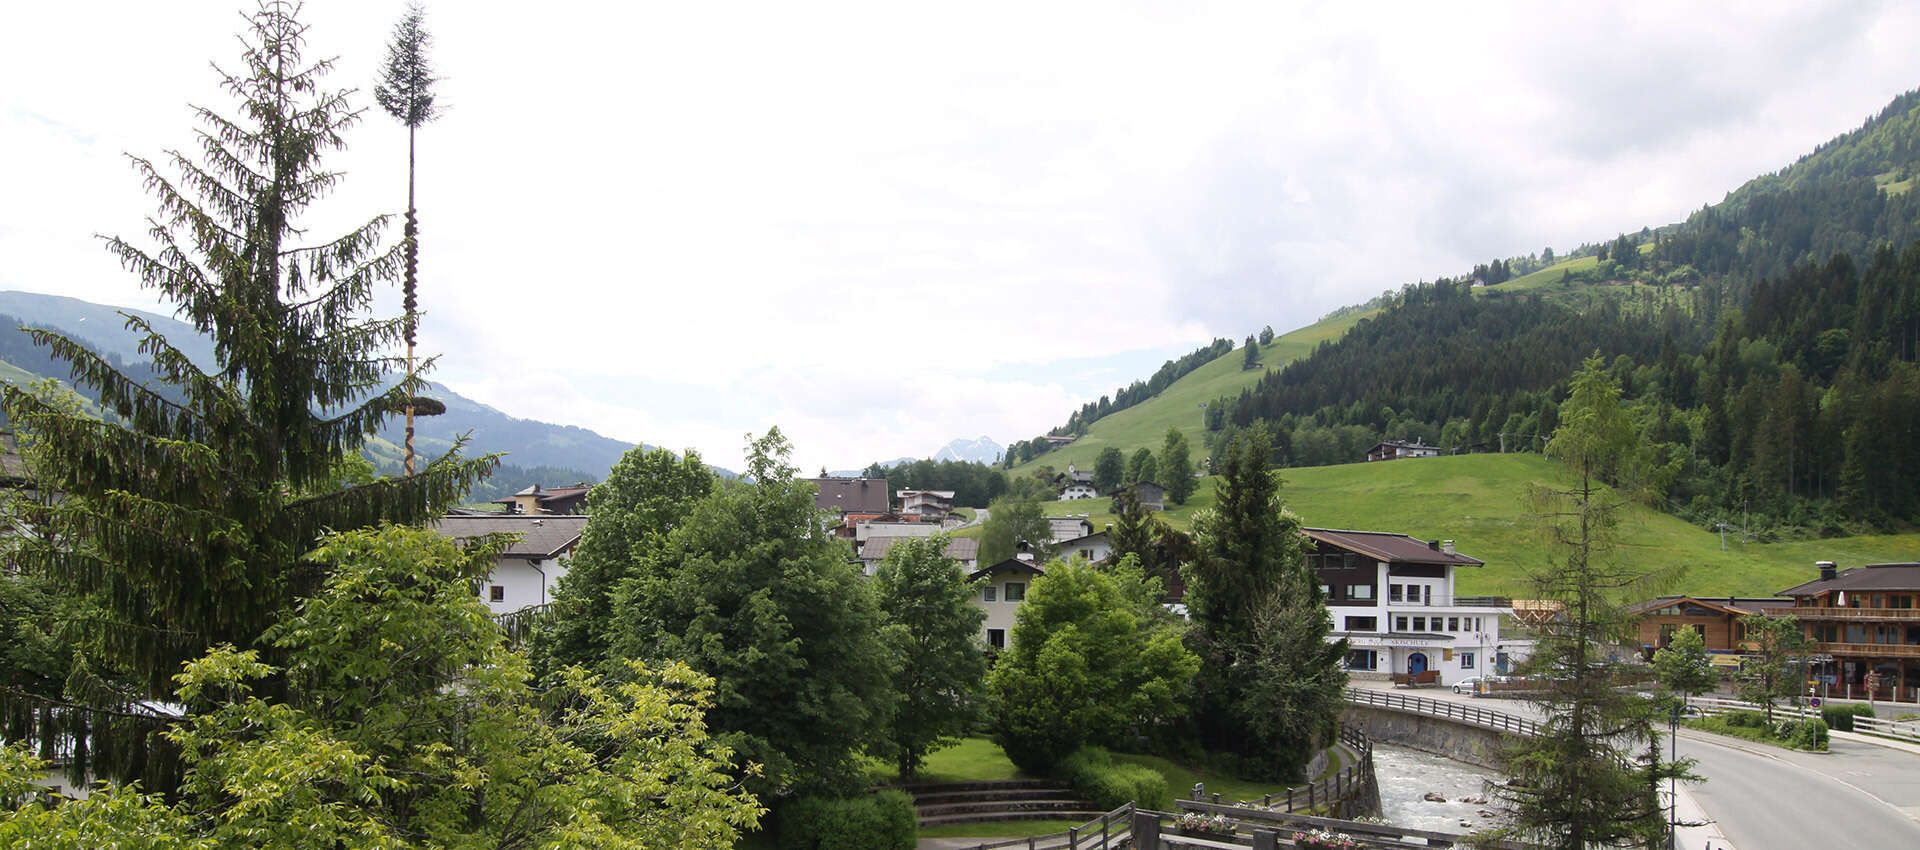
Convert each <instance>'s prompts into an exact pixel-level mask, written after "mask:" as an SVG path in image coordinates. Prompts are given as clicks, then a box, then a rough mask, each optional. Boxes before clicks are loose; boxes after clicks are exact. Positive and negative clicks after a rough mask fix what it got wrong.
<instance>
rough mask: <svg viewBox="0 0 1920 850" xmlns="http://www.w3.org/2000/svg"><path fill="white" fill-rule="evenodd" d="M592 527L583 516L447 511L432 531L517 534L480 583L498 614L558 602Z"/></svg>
mask: <svg viewBox="0 0 1920 850" xmlns="http://www.w3.org/2000/svg"><path fill="white" fill-rule="evenodd" d="M586 528H587V518H586V517H584V516H573V515H561V516H523V515H504V516H503V515H499V514H492V515H471V514H463V515H457V516H445V517H441V518H440V519H439V520H437V521H435V522H434V524H433V530H435V531H438V532H440V533H441V534H444V535H446V536H448V537H451V538H453V539H454V540H455V541H465V540H470V539H473V538H476V537H482V536H485V535H488V534H508V535H514V538H515V539H514V542H513V543H512V544H510V545H508V546H507V548H506V549H505V550H503V551H501V553H500V555H499V558H498V560H497V561H496V562H495V563H494V568H493V571H492V572H490V573H488V574H487V577H486V578H484V579H481V580H480V582H479V588H478V592H479V594H480V600H481V601H482V602H485V603H487V609H488V610H489V611H491V612H493V613H494V614H496V615H499V614H511V613H513V612H516V611H520V610H523V609H526V608H537V607H540V606H542V605H546V604H548V603H549V602H552V601H553V591H554V588H555V587H557V586H558V585H559V583H560V577H561V576H564V575H566V574H567V561H568V560H570V559H571V558H572V557H573V550H574V547H576V546H578V545H579V544H580V533H581V532H582V531H585V530H586Z"/></svg>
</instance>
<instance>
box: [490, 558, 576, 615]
mask: <svg viewBox="0 0 1920 850" xmlns="http://www.w3.org/2000/svg"><path fill="white" fill-rule="evenodd" d="M566 574H567V558H566V557H564V556H563V557H560V558H550V559H547V560H543V561H529V560H527V559H525V558H501V559H499V560H498V561H496V562H495V563H494V567H493V572H491V573H488V574H487V577H486V579H485V580H484V581H482V582H480V601H482V602H485V603H487V608H488V610H490V611H492V612H493V613H495V614H508V613H512V612H514V611H518V610H520V609H522V608H529V607H532V606H535V605H545V604H547V603H549V602H552V601H553V590H554V588H555V587H556V586H558V585H559V583H560V577H561V576H564V575H566ZM496 586H498V587H500V588H501V595H502V598H501V599H500V600H499V601H497V602H496V601H494V599H493V588H494V587H496Z"/></svg>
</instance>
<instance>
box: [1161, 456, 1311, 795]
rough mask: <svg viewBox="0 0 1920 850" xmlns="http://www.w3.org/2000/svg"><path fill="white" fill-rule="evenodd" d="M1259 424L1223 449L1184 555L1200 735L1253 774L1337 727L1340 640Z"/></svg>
mask: <svg viewBox="0 0 1920 850" xmlns="http://www.w3.org/2000/svg"><path fill="white" fill-rule="evenodd" d="M1272 451H1273V449H1272V443H1271V442H1269V438H1268V436H1267V433H1266V430H1265V429H1264V428H1249V429H1247V430H1245V431H1242V432H1241V433H1240V435H1239V436H1237V437H1235V438H1234V440H1233V442H1231V443H1229V444H1228V445H1227V446H1226V447H1225V449H1224V451H1223V452H1222V453H1221V455H1220V458H1221V480H1220V483H1219V485H1218V486H1217V488H1216V493H1217V495H1216V497H1215V499H1216V501H1215V505H1214V507H1213V508H1211V509H1209V510H1207V511H1205V512H1203V513H1202V514H1201V515H1200V516H1199V517H1198V518H1197V519H1196V520H1195V522H1194V535H1193V536H1194V543H1195V548H1196V549H1197V553H1196V557H1195V558H1194V560H1193V562H1192V563H1191V564H1190V565H1189V567H1188V572H1187V588H1186V602H1187V607H1188V610H1189V611H1191V612H1192V615H1193V622H1194V631H1193V633H1192V637H1193V641H1194V644H1195V650H1196V652H1197V653H1198V654H1199V656H1200V659H1201V662H1202V665H1201V672H1200V676H1199V678H1198V699H1199V703H1198V705H1199V710H1198V712H1197V715H1198V716H1197V720H1198V722H1199V732H1200V739H1201V743H1202V744H1203V745H1205V746H1206V747H1207V748H1208V749H1210V750H1215V751H1220V752H1228V753H1233V754H1235V755H1236V756H1238V757H1239V758H1240V761H1241V765H1242V769H1243V770H1244V771H1246V772H1247V773H1249V774H1251V775H1258V776H1263V777H1271V778H1295V777H1298V776H1299V775H1300V774H1301V772H1302V771H1303V770H1304V768H1305V767H1306V764H1307V762H1308V761H1309V760H1310V759H1311V758H1312V757H1313V754H1314V752H1316V751H1317V750H1318V748H1319V747H1322V746H1325V745H1326V744H1328V743H1329V742H1331V741H1332V739H1333V737H1334V735H1335V733H1336V732H1337V731H1338V725H1337V724H1338V718H1339V713H1340V709H1341V707H1342V703H1341V698H1342V694H1343V693H1344V691H1345V688H1346V684H1347V676H1346V671H1345V670H1344V669H1343V668H1342V667H1341V664H1340V661H1341V659H1342V658H1343V657H1344V656H1345V655H1346V641H1344V640H1332V639H1331V637H1332V631H1333V622H1332V619H1331V618H1330V617H1329V616H1328V614H1327V609H1326V604H1325V601H1324V600H1323V598H1322V597H1321V594H1320V584H1319V581H1318V580H1317V579H1316V578H1315V577H1314V575H1313V574H1312V571H1311V570H1310V569H1309V568H1308V567H1307V561H1306V553H1305V542H1304V537H1303V536H1302V535H1301V533H1300V521H1299V518H1297V517H1295V516H1294V515H1293V514H1292V512H1290V511H1287V510H1286V506H1285V503H1284V502H1283V501H1282V500H1281V498H1280V482H1279V479H1278V478H1277V477H1276V476H1274V475H1273V473H1272V472H1270V471H1269V470H1268V468H1267V462H1268V458H1269V457H1270V455H1271V454H1272Z"/></svg>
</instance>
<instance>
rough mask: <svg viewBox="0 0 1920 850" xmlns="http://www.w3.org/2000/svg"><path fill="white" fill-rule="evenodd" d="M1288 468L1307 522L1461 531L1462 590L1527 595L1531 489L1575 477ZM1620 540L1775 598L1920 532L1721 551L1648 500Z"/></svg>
mask: <svg viewBox="0 0 1920 850" xmlns="http://www.w3.org/2000/svg"><path fill="white" fill-rule="evenodd" d="M1279 475H1280V477H1281V478H1282V480H1283V481H1284V482H1285V483H1284V484H1283V485H1282V486H1281V489H1280V493H1281V496H1282V498H1284V499H1285V500H1286V502H1287V507H1288V508H1290V509H1291V510H1293V512H1294V513H1297V514H1299V515H1300V517H1301V519H1302V520H1303V521H1305V522H1306V523H1307V524H1308V525H1314V526H1320V527H1323V528H1354V529H1365V530H1371V531H1397V532H1402V533H1405V534H1411V535H1413V536H1415V537H1419V538H1421V539H1424V540H1433V539H1442V540H1453V541H1455V545H1456V546H1457V547H1458V548H1459V550H1460V551H1461V552H1463V553H1465V554H1468V555H1471V556H1473V557H1475V558H1479V559H1481V560H1483V561H1486V562H1487V565H1486V566H1485V567H1481V568H1478V569H1466V570H1462V571H1461V572H1460V574H1459V575H1460V577H1459V592H1460V593H1461V594H1463V595H1498V596H1522V597H1524V596H1526V595H1527V594H1528V593H1529V591H1530V585H1529V583H1528V581H1527V578H1526V575H1527V571H1528V570H1534V569H1539V568H1542V567H1544V566H1546V565H1547V564H1548V560H1549V550H1548V549H1547V548H1546V547H1545V546H1544V545H1543V543H1542V541H1541V539H1540V536H1539V534H1538V532H1537V531H1536V530H1535V525H1534V523H1533V521H1532V519H1531V515H1532V513H1533V510H1532V508H1531V506H1530V505H1529V504H1528V499H1527V487H1528V485H1529V484H1530V483H1533V482H1548V483H1557V482H1564V481H1565V473H1564V471H1563V470H1562V469H1561V467H1560V466H1559V465H1558V464H1555V463H1553V462H1552V461H1549V460H1547V459H1546V458H1544V457H1541V456H1540V455H1537V454H1507V455H1462V456H1458V457H1438V458H1421V459H1417V460H1397V461H1389V462H1386V463H1353V464H1344V465H1341V466H1319V467H1307V468H1301V469H1283V470H1279ZM1216 480H1217V479H1214V478H1207V479H1203V480H1202V481H1201V482H1200V488H1199V489H1198V490H1197V491H1195V493H1194V496H1193V498H1192V499H1189V500H1188V502H1187V505H1186V506H1185V507H1175V508H1172V509H1171V510H1168V511H1166V512H1165V513H1163V514H1161V516H1162V517H1163V518H1165V519H1166V521H1167V522H1169V523H1171V524H1172V525H1174V526H1175V527H1177V528H1183V529H1190V528H1191V527H1192V522H1193V514H1194V512H1195V511H1197V510H1200V509H1202V508H1205V507H1208V506H1210V505H1212V504H1213V499H1214V486H1215V482H1216ZM1111 506H1112V503H1111V502H1110V501H1109V500H1107V499H1093V500H1082V501H1076V502H1048V503H1046V506H1045V509H1046V512H1047V513H1048V514H1050V515H1056V516H1057V515H1065V514H1073V513H1088V514H1091V519H1092V521H1093V523H1094V527H1095V528H1104V527H1105V526H1106V524H1107V523H1110V522H1113V515H1112V514H1111V513H1108V512H1107V511H1108V510H1109V509H1110V508H1111ZM1619 538H1620V545H1619V547H1618V549H1617V550H1616V551H1617V554H1618V557H1620V558H1623V559H1625V560H1626V561H1628V562H1629V563H1631V564H1633V565H1634V566H1636V567H1638V568H1641V569H1645V570H1647V571H1648V572H1652V573H1658V574H1661V575H1663V576H1665V577H1666V580H1665V583H1664V586H1663V587H1656V588H1651V589H1650V592H1658V593H1692V594H1697V595H1708V596H1729V595H1731V596H1765V595H1771V594H1773V593H1775V592H1777V591H1779V590H1783V589H1785V588H1787V587H1791V586H1793V585H1795V584H1799V583H1800V582H1802V581H1806V580H1809V579H1811V578H1813V577H1814V568H1813V563H1814V562H1815V561H1820V560H1831V561H1834V562H1836V563H1838V564H1840V566H1841V567H1842V568H1846V567H1852V566H1859V565H1861V564H1869V563H1885V562H1888V561H1910V560H1913V558H1914V556H1915V553H1916V552H1917V551H1920V534H1913V533H1906V534H1880V535H1866V536H1859V537H1839V538H1831V539H1826V540H1799V541H1790V542H1784V543H1746V542H1742V541H1741V540H1740V539H1739V538H1738V537H1737V536H1733V535H1730V536H1729V537H1728V538H1727V540H1726V548H1725V550H1722V549H1721V541H1720V536H1719V535H1718V534H1716V533H1714V532H1712V531H1708V530H1707V529H1704V528H1701V527H1699V526H1696V525H1693V524H1692V523H1689V522H1686V521H1685V520H1682V519H1680V518H1678V517H1675V516H1672V515H1670V514H1665V513H1661V512H1659V511H1655V510H1652V509H1649V508H1644V507H1639V506H1633V507H1630V508H1628V509H1626V510H1625V511H1623V515H1622V517H1621V524H1620V528H1619Z"/></svg>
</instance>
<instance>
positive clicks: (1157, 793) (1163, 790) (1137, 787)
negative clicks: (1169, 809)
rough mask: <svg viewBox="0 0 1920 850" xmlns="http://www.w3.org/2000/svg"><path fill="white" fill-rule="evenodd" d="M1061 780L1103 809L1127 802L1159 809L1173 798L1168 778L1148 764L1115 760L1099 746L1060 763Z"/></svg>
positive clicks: (1078, 751)
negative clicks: (1168, 788) (1169, 790)
mask: <svg viewBox="0 0 1920 850" xmlns="http://www.w3.org/2000/svg"><path fill="white" fill-rule="evenodd" d="M1059 774H1060V779H1061V780H1062V781H1064V782H1066V783H1067V784H1068V785H1071V786H1073V790H1075V791H1078V792H1080V795H1081V796H1083V797H1086V798H1087V799H1088V800H1090V801H1092V802H1093V804H1094V805H1096V806H1099V807H1100V808H1102V809H1117V808H1120V807H1121V806H1124V805H1126V804H1128V803H1139V804H1140V805H1143V806H1149V807H1151V806H1158V805H1161V804H1162V801H1164V800H1166V799H1168V798H1169V797H1170V796H1171V795H1170V794H1169V792H1168V791H1167V778H1166V777H1165V776H1161V775H1160V771H1157V770H1154V769H1153V768H1150V767H1147V766H1145V765H1138V764H1127V763H1126V762H1119V761H1114V759H1113V754H1112V753H1109V752H1107V751H1106V750H1103V749H1101V748H1099V747H1081V748H1080V749H1078V750H1075V751H1074V752H1073V754H1072V755H1070V756H1067V758H1066V759H1065V760H1063V761H1062V762H1060V768H1059Z"/></svg>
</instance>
